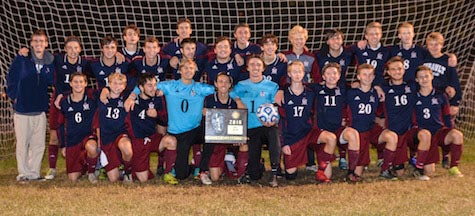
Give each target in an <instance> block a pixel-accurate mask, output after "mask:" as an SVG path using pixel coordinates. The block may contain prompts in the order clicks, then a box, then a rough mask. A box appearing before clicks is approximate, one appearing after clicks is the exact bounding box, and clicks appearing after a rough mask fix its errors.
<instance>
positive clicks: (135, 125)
mask: <svg viewBox="0 0 475 216" xmlns="http://www.w3.org/2000/svg"><path fill="white" fill-rule="evenodd" d="M156 85H157V80H156V78H155V76H154V75H153V74H151V73H144V74H141V75H140V77H139V80H138V87H139V89H140V94H139V95H138V97H137V98H136V99H135V109H134V110H131V111H130V112H129V114H128V115H127V117H126V119H125V122H126V125H127V131H128V134H130V138H131V141H132V150H133V156H132V171H133V172H134V174H135V177H136V178H137V179H138V180H139V181H140V182H146V181H147V180H148V179H151V178H153V175H152V172H151V171H150V151H151V150H152V148H156V147H157V146H158V151H159V152H163V155H164V160H165V164H166V168H165V175H163V180H164V181H165V182H167V183H168V184H178V181H177V180H176V178H175V177H174V176H173V175H172V174H171V173H170V171H171V170H172V167H173V165H174V164H175V158H176V139H175V137H173V136H170V135H165V136H162V135H161V134H159V133H157V131H156V130H155V125H156V123H157V117H158V113H159V112H162V111H164V107H163V105H162V100H161V98H158V97H155V92H156Z"/></svg>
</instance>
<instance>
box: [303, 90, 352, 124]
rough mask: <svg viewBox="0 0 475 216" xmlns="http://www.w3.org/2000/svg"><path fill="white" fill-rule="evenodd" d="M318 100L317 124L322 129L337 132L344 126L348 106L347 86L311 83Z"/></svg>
mask: <svg viewBox="0 0 475 216" xmlns="http://www.w3.org/2000/svg"><path fill="white" fill-rule="evenodd" d="M310 86H311V87H312V89H313V90H314V91H315V94H316V95H317V96H316V100H317V125H318V128H320V129H322V130H327V131H330V132H333V133H335V132H336V131H337V130H338V128H340V127H341V126H342V124H341V123H342V120H343V112H344V108H345V107H346V102H345V100H346V98H345V88H344V87H336V88H333V89H329V88H327V87H326V86H325V85H320V84H315V85H310Z"/></svg>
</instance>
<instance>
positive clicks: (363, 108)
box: [358, 103, 373, 115]
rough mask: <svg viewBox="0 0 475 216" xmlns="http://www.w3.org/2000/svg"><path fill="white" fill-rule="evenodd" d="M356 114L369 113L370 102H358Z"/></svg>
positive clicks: (370, 109)
mask: <svg viewBox="0 0 475 216" xmlns="http://www.w3.org/2000/svg"><path fill="white" fill-rule="evenodd" d="M358 109H359V110H358V114H367V115H368V114H371V111H372V110H373V109H372V108H371V104H364V103H360V104H358Z"/></svg>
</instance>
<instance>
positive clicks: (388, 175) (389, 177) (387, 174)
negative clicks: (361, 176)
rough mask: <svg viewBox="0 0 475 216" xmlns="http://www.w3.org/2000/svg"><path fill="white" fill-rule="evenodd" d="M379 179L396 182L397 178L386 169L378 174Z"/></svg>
mask: <svg viewBox="0 0 475 216" xmlns="http://www.w3.org/2000/svg"><path fill="white" fill-rule="evenodd" d="M379 177H383V178H385V179H387V180H393V181H396V180H398V178H397V177H396V176H394V175H393V174H392V173H391V170H390V169H387V170H384V171H383V172H381V174H379Z"/></svg>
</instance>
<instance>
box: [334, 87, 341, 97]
mask: <svg viewBox="0 0 475 216" xmlns="http://www.w3.org/2000/svg"><path fill="white" fill-rule="evenodd" d="M338 95H341V91H340V89H339V88H338V89H335V96H338Z"/></svg>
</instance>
